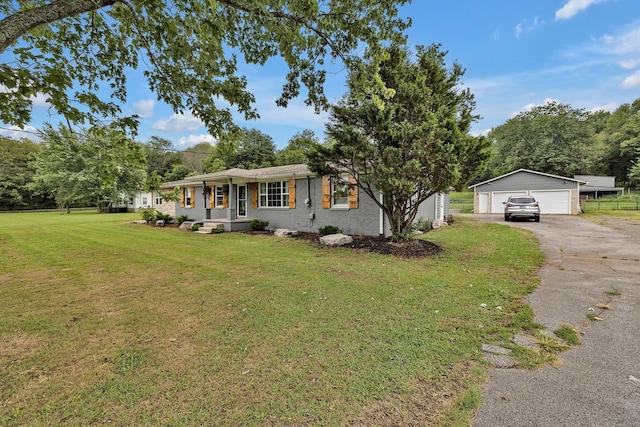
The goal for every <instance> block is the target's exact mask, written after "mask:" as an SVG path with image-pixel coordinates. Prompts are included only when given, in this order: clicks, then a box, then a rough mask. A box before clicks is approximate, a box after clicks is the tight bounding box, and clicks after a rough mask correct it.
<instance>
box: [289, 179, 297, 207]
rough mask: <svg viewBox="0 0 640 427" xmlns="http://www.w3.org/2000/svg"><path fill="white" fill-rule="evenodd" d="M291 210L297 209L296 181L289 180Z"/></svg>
mask: <svg viewBox="0 0 640 427" xmlns="http://www.w3.org/2000/svg"><path fill="white" fill-rule="evenodd" d="M289 208H291V209H295V208H296V180H295V179H290V180H289Z"/></svg>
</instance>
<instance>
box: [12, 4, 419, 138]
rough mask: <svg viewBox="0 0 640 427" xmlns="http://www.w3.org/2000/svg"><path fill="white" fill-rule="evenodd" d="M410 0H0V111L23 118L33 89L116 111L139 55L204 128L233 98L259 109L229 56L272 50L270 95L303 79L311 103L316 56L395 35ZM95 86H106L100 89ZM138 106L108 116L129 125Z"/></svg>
mask: <svg viewBox="0 0 640 427" xmlns="http://www.w3.org/2000/svg"><path fill="white" fill-rule="evenodd" d="M407 1H408V0H357V1H356V0H332V1H330V2H326V1H317V0H306V1H287V2H283V1H275V0H268V1H265V0H242V1H238V0H217V1H202V0H189V1H187V0H173V1H170V2H166V1H161V0H145V1H141V0H131V1H121V0H50V1H35V2H31V1H30V2H27V1H5V2H1V3H0V14H1V15H2V16H3V19H2V20H0V53H3V54H4V53H5V50H6V49H8V48H13V52H12V53H13V56H12V57H10V56H8V55H4V58H8V59H4V61H6V62H4V63H0V81H1V82H2V85H3V86H4V87H5V88H7V89H9V90H3V91H0V121H3V122H5V123H12V124H15V125H18V126H21V127H22V126H24V125H25V124H28V123H29V121H30V118H31V108H32V104H33V98H34V97H35V96H36V95H37V94H42V95H43V96H44V97H45V98H46V99H47V101H48V102H49V104H50V105H51V107H52V109H53V110H54V111H56V112H58V113H60V114H62V115H64V117H65V118H66V120H67V121H68V122H73V123H80V124H83V123H85V124H86V123H87V121H89V123H90V124H91V125H95V124H99V123H100V121H101V120H105V119H107V120H111V119H113V118H114V117H116V118H117V117H119V116H120V115H121V109H120V105H121V104H124V103H125V102H126V99H127V75H128V74H130V73H129V72H128V70H129V69H131V68H133V69H136V68H138V66H139V65H140V63H142V64H144V68H145V71H144V74H145V77H146V78H147V80H148V83H149V87H150V88H151V90H153V91H154V92H155V93H156V95H157V97H158V99H160V100H162V101H163V102H166V103H167V104H169V105H170V106H172V107H173V109H174V111H176V112H183V111H192V112H193V113H194V115H195V116H196V117H198V118H199V119H201V120H202V121H203V122H204V123H205V124H206V125H207V126H208V127H209V130H210V133H211V134H212V135H221V134H222V133H223V132H224V131H225V130H229V129H231V128H234V124H233V119H232V112H231V111H230V109H229V107H227V105H228V104H231V105H232V106H233V107H235V109H237V111H238V112H239V113H240V114H241V115H242V116H243V117H244V118H245V119H253V118H256V117H258V113H257V111H256V110H255V109H254V106H253V103H254V95H253V94H252V93H250V92H249V91H248V90H247V79H246V77H245V76H243V75H241V74H240V73H238V64H237V63H238V58H239V57H240V58H243V59H244V60H245V61H246V62H247V63H250V64H258V65H264V64H265V63H266V62H267V60H268V59H269V58H271V57H274V56H280V57H282V58H283V59H284V61H285V62H286V64H287V67H288V70H289V73H288V74H287V76H286V81H285V82H284V85H283V88H282V95H281V97H280V98H279V99H278V100H277V102H276V103H277V104H278V105H280V106H286V105H287V103H288V101H289V100H291V99H293V98H295V97H297V96H298V95H299V93H300V88H301V86H302V85H304V86H306V87H307V89H308V93H307V97H306V98H307V103H308V104H309V105H314V106H315V107H316V109H321V108H324V107H325V105H326V103H327V101H326V97H325V95H324V91H323V86H324V83H325V74H326V69H325V66H324V64H325V61H326V62H327V63H329V62H330V60H333V59H336V58H340V59H344V60H346V61H348V59H349V57H350V55H352V54H353V53H355V54H356V55H357V53H358V52H359V51H360V49H361V48H362V46H369V47H371V48H376V47H377V46H378V45H382V44H383V43H384V42H385V41H388V40H400V39H401V38H402V34H401V32H402V31H403V30H404V28H406V27H407V24H406V23H405V22H404V21H403V20H401V19H399V18H398V16H397V15H398V9H397V8H398V6H399V5H402V4H404V3H406V2H407ZM100 89H106V90H108V91H109V92H108V93H106V94H105V95H104V96H98V95H97V93H99V92H98V91H99V90H100ZM136 122H137V117H135V116H133V117H120V118H119V119H118V120H116V121H115V125H119V126H121V127H135V126H136Z"/></svg>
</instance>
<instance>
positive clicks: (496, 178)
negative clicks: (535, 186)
mask: <svg viewBox="0 0 640 427" xmlns="http://www.w3.org/2000/svg"><path fill="white" fill-rule="evenodd" d="M520 172H526V173H532V174H535V175H541V176H546V177H549V178H556V179H561V180H563V181H573V182H577V183H579V184H586V183H587V182H586V181H582V180H580V179H574V178H568V177H566V176H559V175H552V174H548V173H543V172H538V171H532V170H529V169H518V170H515V171H513V172H509V173H506V174H504V175H500V176H498V177H495V178H491V179H488V180H486V181H482V182H479V183H477V184H473V185H470V186H469V187H468V188H476V187H478V186H480V185H484V184H488V183H490V182H493V181H497V180H499V179H502V178H506V177H508V176H510V175H515V174H517V173H520Z"/></svg>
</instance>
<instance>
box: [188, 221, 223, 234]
mask: <svg viewBox="0 0 640 427" xmlns="http://www.w3.org/2000/svg"><path fill="white" fill-rule="evenodd" d="M206 224H207V225H205V226H203V227H200V228H199V229H198V231H195V233H198V234H212V233H213V230H216V229H217V230H220V229H222V230H224V224H220V223H218V222H207V223H206Z"/></svg>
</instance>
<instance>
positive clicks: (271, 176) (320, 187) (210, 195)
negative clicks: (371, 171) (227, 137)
mask: <svg viewBox="0 0 640 427" xmlns="http://www.w3.org/2000/svg"><path fill="white" fill-rule="evenodd" d="M350 184H351V183H350V182H349V180H348V179H347V178H346V177H342V178H331V177H328V176H317V175H316V174H315V173H313V172H311V171H310V170H309V168H308V167H307V165H305V164H296V165H287V166H275V167H268V168H262V169H253V170H247V169H238V168H234V169H228V170H225V171H221V172H214V173H209V174H204V175H198V176H192V177H187V178H185V179H183V180H182V181H178V182H173V183H166V184H164V185H163V189H164V190H165V191H170V190H173V189H174V188H175V187H178V189H179V195H180V201H179V203H176V210H175V214H176V216H180V215H185V216H187V217H188V218H190V219H193V220H197V221H203V222H204V223H207V224H211V223H213V224H222V226H223V227H224V229H225V230H226V231H236V230H247V229H249V223H250V221H251V220H252V219H259V220H263V221H269V226H268V228H285V229H290V230H297V231H308V232H318V230H319V229H320V228H321V227H324V226H327V225H332V226H336V227H339V228H340V229H342V231H343V233H345V234H352V235H358V234H359V235H369V236H377V235H383V236H389V235H390V231H389V230H390V228H389V224H388V222H387V219H386V218H385V215H384V214H383V212H382V210H381V209H380V208H379V206H378V205H376V203H375V201H374V200H372V199H371V198H370V197H369V196H368V195H366V194H365V193H364V192H363V191H358V190H359V189H358V187H356V186H351V185H350ZM380 197H382V196H380ZM448 205H449V203H448V195H447V194H435V195H433V196H431V197H430V198H429V199H428V200H426V201H425V202H423V203H422V205H421V206H420V209H419V212H418V216H417V218H416V220H419V219H420V218H422V219H425V220H433V219H444V218H445V216H446V215H447V214H448ZM205 225H206V224H205ZM218 226H219V227H220V225H218Z"/></svg>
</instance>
